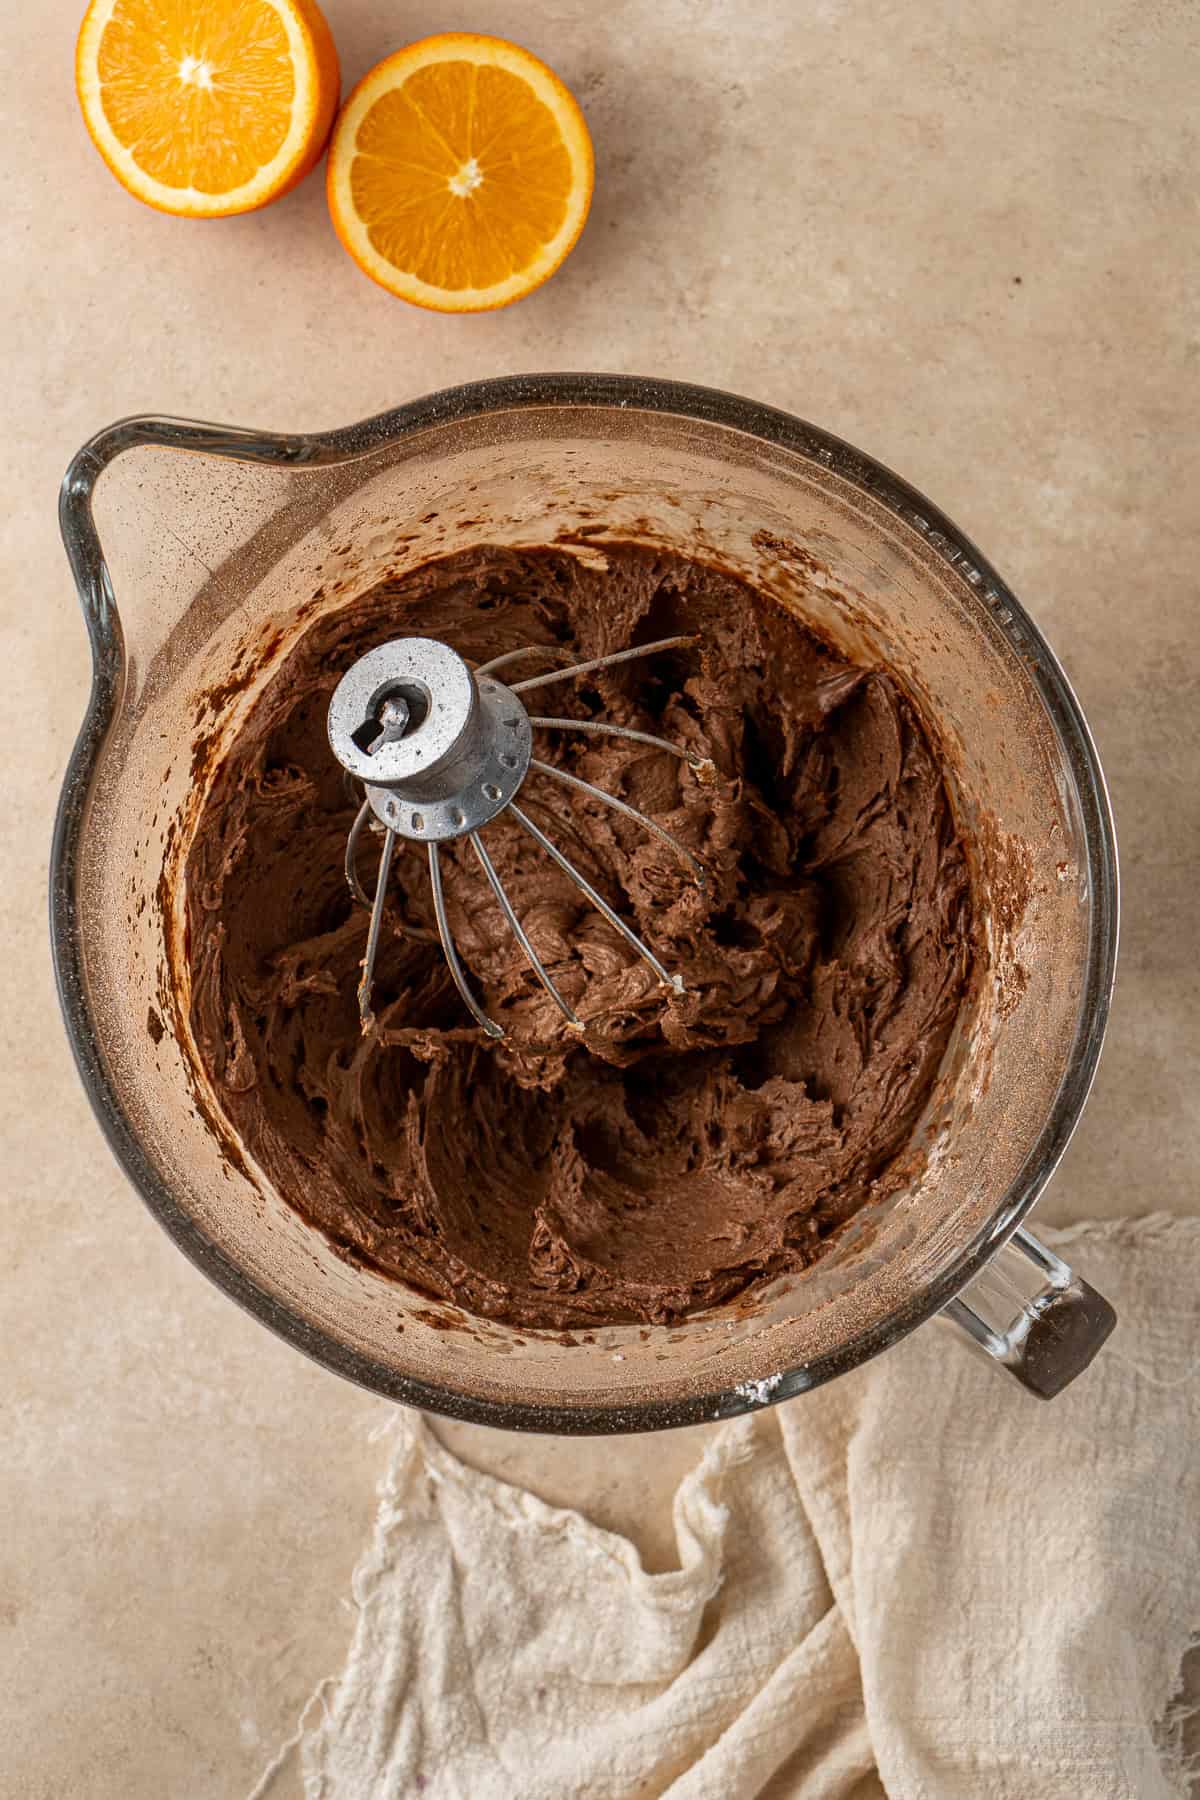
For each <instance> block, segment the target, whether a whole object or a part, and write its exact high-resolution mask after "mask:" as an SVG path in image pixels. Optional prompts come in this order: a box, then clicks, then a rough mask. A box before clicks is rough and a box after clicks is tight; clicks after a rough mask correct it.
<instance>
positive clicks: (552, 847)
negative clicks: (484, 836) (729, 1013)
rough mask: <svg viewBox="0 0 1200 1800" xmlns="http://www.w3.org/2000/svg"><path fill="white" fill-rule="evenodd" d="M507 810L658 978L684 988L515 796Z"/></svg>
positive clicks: (680, 990)
mask: <svg viewBox="0 0 1200 1800" xmlns="http://www.w3.org/2000/svg"><path fill="white" fill-rule="evenodd" d="M508 810H509V812H510V813H511V814H512V816H513V818H514V819H516V821H517V823H518V824H519V825H522V826H523V827H524V828H525V830H526V831H527V832H528V833H529V835H530V837H531V838H533V840H534V842H535V843H538V844H540V845H541V847H542V849H543V850H544V851H545V852H546V855H547V856H548V857H549V858H550V860H551V861H552V862H554V863H556V864H557V865H558V867H559V868H560V869H561V870H562V872H563V874H564V875H567V876H569V877H570V879H571V880H572V881H573V882H574V883H575V886H576V887H577V888H578V889H579V891H580V893H581V894H584V895H586V897H587V898H588V899H589V900H590V901H591V903H592V905H593V906H594V907H595V908H596V911H597V912H598V913H599V914H600V916H601V917H602V918H604V919H607V920H608V923H609V924H610V925H611V926H612V927H613V929H614V931H619V932H620V934H621V936H622V937H623V938H624V939H625V942H626V943H627V944H628V945H629V946H630V948H631V949H633V950H636V951H637V953H638V955H639V956H640V957H641V958H642V959H643V961H645V962H647V963H649V965H650V967H651V968H652V969H653V970H654V973H655V974H656V975H657V976H658V978H659V980H660V981H661V982H663V983H664V984H665V985H666V986H667V987H669V988H670V989H671V991H672V992H673V993H675V994H682V993H684V992H686V989H685V988H684V985H683V980H682V977H681V976H679V975H670V974H668V973H667V971H666V969H665V968H664V967H663V965H662V963H660V962H659V960H658V958H657V956H655V954H654V952H653V950H651V948H650V946H649V944H644V943H643V942H642V940H641V938H640V937H639V936H638V934H637V932H636V931H633V930H632V929H631V928H630V927H629V926H628V925H627V924H626V923H625V921H624V919H622V918H621V916H620V915H619V914H618V913H615V912H614V911H613V909H612V907H611V906H610V905H609V904H608V901H607V900H606V899H605V898H604V896H603V895H602V894H598V893H597V892H596V890H595V888H594V887H593V886H592V884H591V882H590V881H588V880H587V879H586V877H585V876H584V875H582V874H581V873H580V871H579V870H578V869H577V868H576V867H575V864H574V863H573V862H571V861H570V859H569V858H568V857H565V856H564V855H563V853H562V851H561V850H560V849H559V848H558V845H557V844H555V843H552V842H551V840H550V839H549V838H548V837H547V836H546V834H545V832H544V831H542V830H541V829H540V828H539V827H538V826H537V825H535V824H534V822H533V820H532V819H531V818H530V817H529V815H528V813H525V812H522V810H521V808H520V807H519V806H518V805H517V803H516V801H515V800H514V801H512V802H511V803H510V805H509V808H508Z"/></svg>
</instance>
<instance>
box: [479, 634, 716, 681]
mask: <svg viewBox="0 0 1200 1800" xmlns="http://www.w3.org/2000/svg"><path fill="white" fill-rule="evenodd" d="M698 642H699V639H697V638H695V637H691V636H688V635H687V634H686V633H685V634H684V635H683V636H681V637H669V638H659V639H658V640H657V642H656V643H653V644H634V645H632V646H631V648H630V649H628V650H613V651H611V652H610V653H609V655H608V656H593V657H592V658H591V659H590V660H589V661H588V662H581V663H572V664H571V665H570V667H569V668H566V669H551V670H549V671H548V673H546V674H545V675H530V676H529V677H528V678H527V679H526V680H525V681H514V682H513V684H512V687H511V689H510V692H511V693H514V694H527V693H529V692H530V691H531V690H532V689H533V688H539V687H549V685H550V683H551V682H552V681H570V680H572V679H573V678H574V677H575V676H576V675H594V674H595V673H596V671H597V670H598V669H612V668H615V667H616V665H617V664H618V663H624V662H632V661H633V659H634V658H635V657H637V656H651V655H653V653H654V652H655V651H656V650H683V649H687V648H689V647H690V646H691V645H692V644H695V643H698Z"/></svg>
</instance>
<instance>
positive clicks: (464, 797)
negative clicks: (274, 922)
mask: <svg viewBox="0 0 1200 1800" xmlns="http://www.w3.org/2000/svg"><path fill="white" fill-rule="evenodd" d="M693 642H694V640H693V639H691V638H686V637H676V638H663V639H661V640H660V641H659V642H658V643H654V644H639V645H636V646H634V647H633V648H631V649H628V650H618V651H614V652H613V653H611V654H610V655H608V656H600V657H595V658H593V659H592V660H591V661H590V662H584V663H575V664H573V665H572V666H570V667H568V668H557V669H552V670H550V671H549V672H547V673H545V674H541V675H533V676H529V677H527V678H526V679H525V680H524V681H519V682H517V683H516V684H515V685H514V686H513V687H511V688H509V687H506V686H505V685H504V683H503V682H502V681H497V679H496V677H495V675H494V673H493V671H494V670H495V669H499V668H502V667H505V666H507V665H508V664H510V663H514V662H520V661H523V660H525V659H527V658H530V657H534V658H539V659H541V660H542V661H545V660H547V659H549V660H554V659H555V657H556V656H557V655H558V653H557V652H556V651H555V650H554V649H553V648H551V647H547V646H545V645H528V646H525V647H524V648H522V649H520V650H510V651H508V652H507V653H506V654H505V655H503V656H497V657H495V658H494V659H493V660H492V661H491V662H490V663H485V664H484V665H483V666H482V667H481V668H478V669H474V670H472V669H471V668H470V667H469V666H468V665H467V663H466V662H465V661H464V660H463V658H462V657H461V656H460V655H459V654H458V652H457V651H456V650H453V649H451V647H450V645H449V644H442V643H439V642H438V641H437V640H436V639H434V638H395V639H393V640H392V642H390V643H387V644H380V645H379V646H378V647H377V648H376V649H374V650H371V651H368V653H367V654H366V655H365V656H362V657H360V658H359V660H358V661H357V662H356V663H354V664H353V666H352V667H351V668H349V669H348V670H347V671H346V673H345V675H343V677H342V679H341V681H339V683H338V685H337V687H336V688H335V690H334V694H333V698H332V700H331V701H330V703H329V717H328V727H329V742H330V746H331V748H332V750H333V753H334V755H335V756H336V758H337V760H338V762H339V763H340V764H341V765H342V767H343V769H345V770H347V771H348V773H349V774H351V775H352V776H354V777H356V778H357V779H358V780H359V781H361V782H362V783H363V788H364V799H363V802H362V805H361V807H360V808H359V811H358V816H357V817H356V819H355V821H354V824H353V826H352V828H351V831H350V837H349V840H348V842H347V845H346V879H347V881H348V882H349V884H350V890H351V892H352V893H353V895H354V897H355V898H356V899H357V900H359V901H361V902H362V904H363V905H364V906H367V907H369V908H370V910H371V923H370V926H369V928H368V931H367V947H366V954H365V955H364V957H363V963H362V979H361V981H360V982H359V985H358V1005H359V1015H360V1018H361V1020H362V1026H363V1030H364V1031H366V1030H368V1029H369V1028H370V1025H371V1023H372V1019H373V1014H372V1012H371V989H372V984H373V981H374V972H375V961H376V957H377V955H378V952H379V935H380V928H381V925H382V922H383V905H384V899H385V896H386V893H387V885H388V877H389V874H390V872H391V866H392V857H393V855H394V853H395V849H396V842H397V839H399V838H407V839H408V840H409V841H410V842H414V843H424V844H427V845H428V855H429V880H430V887H431V889H432V893H433V907H434V914H435V916H436V919H437V928H438V937H439V938H440V940H441V945H442V949H443V951H444V952H445V957H446V962H447V964H448V965H449V969H450V973H451V975H452V976H453V978H454V983H455V986H456V987H457V988H458V991H459V993H460V995H461V996H462V999H463V1002H464V1004H465V1005H466V1007H467V1009H468V1011H469V1012H470V1013H471V1016H472V1017H473V1018H474V1019H475V1021H476V1023H477V1024H479V1025H480V1026H482V1028H483V1030H484V1031H485V1032H486V1033H487V1034H488V1036H489V1037H502V1036H503V1035H504V1034H503V1032H502V1030H501V1028H500V1026H499V1025H497V1024H496V1022H495V1020H494V1019H491V1018H489V1017H488V1015H487V1013H486V1012H484V1010H483V1008H482V1007H481V1006H480V1004H479V1002H478V1001H477V1000H476V998H475V996H474V994H473V993H472V991H471V987H470V983H469V982H468V980H467V977H466V973H465V971H464V969H463V966H462V963H461V961H460V959H459V955H458V951H457V949H456V948H455V944H454V939H453V936H452V935H451V931H450V925H449V921H448V919H447V916H446V902H445V896H444V893H443V890H442V875H441V864H440V862H439V859H438V845H439V844H441V843H446V842H448V841H449V840H450V839H452V838H460V837H465V838H467V839H469V841H470V844H471V848H472V849H473V850H474V852H475V855H476V858H477V859H478V862H479V866H480V868H481V869H482V871H483V874H484V876H485V877H486V880H487V884H488V886H489V887H490V889H491V891H492V894H493V895H494V897H495V900H496V903H497V905H498V906H499V907H500V910H501V912H502V914H503V915H504V918H505V921H506V922H507V924H508V926H509V928H510V929H511V931H512V933H513V935H514V937H515V938H516V939H517V942H518V943H519V944H520V946H521V949H522V950H523V951H524V953H525V956H526V959H527V961H528V962H529V965H530V967H531V969H532V970H533V972H534V974H535V975H536V976H537V979H538V980H539V981H540V982H541V984H542V986H543V987H544V988H545V990H546V992H547V993H548V994H549V996H550V998H551V999H552V1000H553V1001H554V1004H555V1005H556V1006H557V1007H558V1010H559V1012H560V1013H561V1014H562V1016H563V1018H564V1020H565V1021H566V1023H567V1025H568V1026H569V1027H570V1028H572V1029H573V1030H575V1031H581V1030H582V1029H583V1027H582V1024H581V1022H580V1020H579V1019H578V1018H577V1016H576V1014H575V1012H574V1010H573V1009H572V1007H571V1006H570V1005H569V1003H568V1002H567V1001H566V999H564V997H563V995H562V993H561V992H560V990H559V989H558V987H557V986H556V985H555V983H554V981H553V980H552V979H551V977H550V975H549V974H548V972H547V970H546V968H545V966H544V965H543V963H542V961H541V959H540V957H539V956H538V954H537V951H536V950H535V949H534V947H533V945H532V943H531V942H530V941H529V937H528V934H527V933H526V931H525V929H524V927H523V925H522V924H521V921H520V920H519V919H518V917H517V915H516V913H515V912H514V910H513V905H512V902H511V900H510V899H509V896H508V894H507V892H506V891H505V888H504V885H503V883H502V882H501V880H500V876H499V874H498V873H497V870H496V868H495V865H494V864H493V862H492V859H491V857H490V856H489V855H488V852H487V850H486V848H485V846H484V843H483V839H482V838H481V837H480V835H479V833H480V830H481V828H482V827H483V826H485V825H487V824H489V823H490V822H491V821H492V820H493V819H495V818H496V817H497V815H498V814H500V813H502V812H504V811H505V810H506V809H508V810H509V811H510V812H511V814H512V817H513V819H514V820H515V822H516V823H517V824H518V825H520V826H521V827H522V829H523V830H524V831H525V832H526V833H527V834H528V835H529V836H530V837H531V838H532V839H533V840H534V842H535V843H536V844H537V845H538V846H539V848H540V849H541V850H542V851H543V853H544V854H545V855H546V856H547V857H548V858H549V860H550V861H551V862H552V863H553V864H555V866H556V867H557V868H559V869H560V870H561V871H562V873H563V874H564V875H566V876H568V877H569V879H570V880H571V881H572V882H573V884H574V885H575V887H576V888H577V889H578V891H579V892H580V893H581V894H582V895H583V896H584V898H585V899H586V900H588V901H589V902H590V904H591V905H592V906H594V907H595V909H596V911H597V912H599V913H600V914H601V916H602V917H603V918H605V919H607V921H608V923H609V924H610V925H611V926H612V927H613V929H614V930H615V931H616V932H618V933H619V934H620V936H622V937H623V938H624V939H625V941H626V943H627V944H628V945H629V946H630V948H631V949H632V950H634V951H635V952H636V954H637V955H638V956H640V957H641V959H642V961H643V962H645V963H646V964H647V965H648V966H649V967H650V968H651V969H653V971H654V973H655V974H656V975H657V976H658V978H659V980H660V981H662V982H663V983H664V984H665V985H666V986H667V987H668V988H669V989H670V990H671V991H672V992H673V993H676V994H682V992H683V983H682V981H681V980H680V978H679V976H678V975H671V974H669V973H668V971H667V970H666V969H665V968H664V966H663V964H662V963H661V962H660V961H659V959H658V957H657V956H656V955H655V954H654V952H653V950H651V949H650V947H649V945H648V944H645V943H644V942H643V941H642V939H641V938H640V937H638V935H637V933H636V932H634V931H633V930H631V929H630V927H629V926H628V925H627V924H626V923H625V921H624V920H623V919H622V918H621V917H620V916H619V915H618V914H617V913H616V912H614V911H613V909H612V907H611V906H610V905H609V904H608V902H607V901H606V900H605V899H604V897H603V896H602V895H601V894H599V893H598V892H597V891H596V889H595V888H594V887H593V886H592V885H591V883H590V882H589V881H587V880H586V879H585V877H584V876H583V875H582V874H581V873H580V871H579V870H578V869H577V868H575V866H574V864H573V863H571V862H570V861H569V860H568V858H567V857H566V856H564V855H563V853H562V851H561V850H560V849H559V848H558V846H557V845H556V844H554V843H553V842H552V841H551V840H550V839H549V838H548V837H547V836H546V834H545V832H544V831H542V830H541V829H540V827H539V826H537V825H535V824H534V822H533V820H532V819H530V818H529V817H528V816H527V815H526V814H525V813H524V812H523V811H522V810H521V808H520V807H519V806H518V805H517V804H516V794H517V792H518V790H519V788H520V787H521V784H522V783H523V782H524V780H525V777H526V775H528V774H529V773H530V772H531V771H532V772H534V773H536V774H538V775H540V776H547V777H550V778H551V779H552V780H555V781H558V782H561V783H565V784H566V785H567V786H568V787H570V788H573V789H575V790H576V791H577V792H582V793H586V794H588V795H590V796H591V798H592V799H594V800H599V801H601V802H603V804H604V805H605V806H608V807H611V808H612V810H613V811H615V812H618V813H621V814H623V815H624V817H626V818H627V819H630V820H633V821H634V822H635V823H637V824H638V825H640V826H641V827H642V828H643V829H644V830H646V831H648V832H650V833H651V834H652V835H653V836H655V837H657V838H658V839H659V840H660V841H661V842H663V843H665V844H667V845H668V846H669V847H670V848H671V849H672V850H673V851H674V852H675V854H676V855H677V856H678V857H679V858H680V860H681V861H682V862H684V863H685V864H686V865H687V866H688V867H689V869H690V870H691V872H692V874H693V876H694V878H695V880H696V883H697V885H698V886H700V887H703V885H704V870H703V868H702V867H701V865H700V863H699V862H698V861H697V860H696V858H695V857H694V856H693V855H692V853H691V851H690V850H688V849H687V848H686V847H685V846H684V845H683V844H681V843H680V842H679V840H678V838H676V837H674V836H672V834H671V833H670V832H669V831H667V830H665V829H664V827H663V826H661V825H659V824H658V823H657V822H656V821H655V820H653V819H649V818H647V817H646V815H645V814H644V813H641V812H639V811H638V810H637V808H636V807H633V806H630V805H629V804H628V802H627V801H624V800H621V799H619V798H618V797H617V796H616V795H615V794H608V793H606V792H605V791H604V790H603V788H598V787H595V786H593V784H592V783H591V782H590V781H584V780H582V779H581V778H580V777H579V776H577V775H572V774H569V773H568V772H567V771H566V770H565V769H559V768H557V767H555V766H554V765H553V764H551V763H544V762H541V761H539V760H538V759H537V758H536V757H535V756H534V755H533V730H534V728H535V727H536V728H538V729H540V730H546V731H576V732H582V733H585V734H592V735H599V736H607V737H617V738H625V739H626V740H628V741H631V742H633V743H639V744H645V745H648V746H651V747H653V748H655V749H657V750H665V751H668V752H669V753H670V754H671V755H672V756H677V757H679V758H680V759H681V760H682V761H684V762H686V763H687V764H688V765H689V766H690V767H691V768H692V769H693V770H694V771H695V773H696V774H698V775H699V776H700V777H701V779H702V780H707V779H711V778H712V776H713V773H714V771H713V769H712V764H711V763H709V762H707V761H706V760H705V759H704V758H702V757H698V756H696V755H695V754H694V753H692V752H691V751H688V750H684V749H681V748H680V746H679V745H677V744H671V743H668V742H667V740H666V739H665V738H659V737H655V736H653V735H652V734H651V733H649V732H645V731H634V730H632V729H631V728H629V727H628V726H624V725H612V724H607V723H605V722H604V721H601V720H595V719H570V718H544V717H540V716H535V717H531V716H530V714H529V713H528V712H527V711H526V710H525V704H524V701H523V700H521V699H520V698H519V696H520V695H521V694H522V693H524V692H527V691H529V690H530V689H533V688H539V687H546V686H549V685H550V684H551V683H553V682H558V681H566V680H569V679H571V678H572V677H573V676H576V675H586V674H591V673H593V672H595V671H598V670H600V669H606V668H609V667H611V666H612V665H613V664H615V663H623V662H628V661H630V660H631V659H633V658H635V657H642V656H649V655H650V654H651V653H652V652H654V651H656V650H671V649H677V648H680V647H682V646H684V645H690V644H691V643H693ZM560 660H561V658H560ZM372 815H374V817H375V819H376V820H377V822H378V824H377V827H376V828H377V829H378V827H379V826H382V827H383V850H382V853H381V855H380V859H379V874H378V877H377V880H376V883H375V893H374V897H373V898H372V897H370V896H368V895H367V893H366V892H365V891H364V889H363V886H362V883H361V882H360V880H359V877H358V871H357V866H356V858H357V852H358V846H359V843H360V841H361V838H362V833H363V828H364V827H365V826H366V824H367V823H368V822H369V820H370V818H371V816H372ZM417 935H418V936H423V935H426V934H424V933H421V932H418V933H417Z"/></svg>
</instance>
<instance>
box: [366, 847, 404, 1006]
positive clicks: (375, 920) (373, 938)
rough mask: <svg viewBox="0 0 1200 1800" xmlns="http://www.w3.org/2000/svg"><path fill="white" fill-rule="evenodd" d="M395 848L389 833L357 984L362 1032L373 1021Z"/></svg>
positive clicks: (381, 857)
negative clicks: (377, 960)
mask: <svg viewBox="0 0 1200 1800" xmlns="http://www.w3.org/2000/svg"><path fill="white" fill-rule="evenodd" d="M395 848H396V833H395V832H394V831H389V832H388V833H387V834H386V836H385V837H384V840H383V852H382V854H381V856H380V858H379V878H378V880H377V881H376V883H375V899H374V901H373V903H372V906H371V923H370V925H369V926H368V928H367V948H366V952H365V954H364V956H363V959H362V975H361V977H360V978H359V983H358V1017H359V1022H360V1024H361V1025H362V1028H363V1030H364V1031H369V1030H370V1029H371V1026H372V1025H373V1023H374V1021H375V1015H374V1013H373V1012H372V1011H371V989H372V987H373V986H374V984H375V958H376V957H377V956H378V954H379V927H380V925H381V924H382V922H383V902H384V898H385V896H386V894H387V884H388V875H389V874H390V873H391V867H392V855H393V852H394V851H395Z"/></svg>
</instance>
